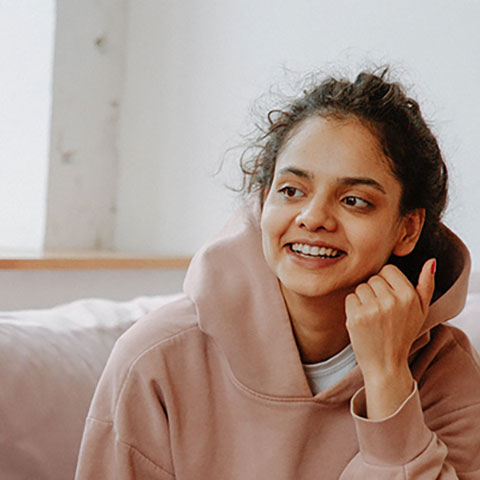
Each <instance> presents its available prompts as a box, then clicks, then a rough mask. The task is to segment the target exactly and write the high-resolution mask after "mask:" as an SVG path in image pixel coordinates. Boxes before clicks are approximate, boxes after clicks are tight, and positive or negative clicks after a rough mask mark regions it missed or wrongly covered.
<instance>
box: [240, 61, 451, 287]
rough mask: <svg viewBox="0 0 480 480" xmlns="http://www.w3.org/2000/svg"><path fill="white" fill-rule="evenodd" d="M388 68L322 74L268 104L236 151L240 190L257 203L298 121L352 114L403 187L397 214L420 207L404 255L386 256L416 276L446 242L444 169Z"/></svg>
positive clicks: (417, 110)
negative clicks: (420, 218) (262, 119)
mask: <svg viewBox="0 0 480 480" xmlns="http://www.w3.org/2000/svg"><path fill="white" fill-rule="evenodd" d="M388 73H389V72H388V68H384V69H382V70H381V71H379V73H375V72H365V71H364V72H361V73H360V74H358V76H357V77H356V78H355V80H354V81H353V82H352V81H349V80H348V79H346V78H334V77H328V78H326V79H325V80H323V81H322V82H320V83H317V84H316V85H314V86H313V87H311V88H309V89H306V90H304V91H303V94H302V95H301V96H300V97H299V98H296V99H295V100H293V101H291V102H290V103H289V104H287V105H286V106H284V107H283V108H278V109H274V110H271V111H270V112H269V113H268V115H267V123H266V128H264V129H260V132H259V133H258V135H257V136H256V138H255V139H254V141H253V142H252V145H251V147H253V148H250V149H247V150H246V151H245V152H244V155H243V156H242V158H241V162H240V163H241V169H242V172H243V175H244V185H243V191H244V192H245V193H253V192H258V194H259V196H260V202H261V204H263V198H264V196H265V193H266V191H267V190H268V188H269V187H270V185H271V182H272V179H273V175H274V170H275V163H276V158H277V155H278V153H279V151H280V149H281V148H282V146H283V145H284V143H285V142H286V141H287V140H288V138H289V134H291V133H292V132H293V129H294V128H295V127H297V126H298V125H299V124H300V122H302V121H303V120H305V119H307V118H309V117H312V116H320V117H324V118H334V119H338V120H343V119H347V118H352V117H353V118H356V119H357V120H359V121H360V122H361V123H362V124H363V125H365V126H367V127H368V128H369V129H370V130H371V131H372V133H373V134H374V135H375V136H376V137H377V138H378V140H379V142H380V144H381V146H382V149H383V151H384V153H385V155H386V157H387V158H388V159H389V161H390V168H391V169H392V172H393V174H394V175H395V177H396V178H397V179H398V181H399V182H400V184H401V186H402V196H401V200H400V214H401V215H405V214H406V213H408V212H411V211H413V210H415V209H425V223H424V226H423V230H422V233H421V236H420V238H419V241H418V243H417V246H416V247H415V249H414V251H413V252H412V253H411V254H410V255H408V256H407V257H408V258H407V257H405V258H400V257H395V258H394V257H392V258H391V259H390V260H391V262H392V263H395V264H396V265H397V266H399V268H401V269H402V270H403V271H404V273H405V274H406V275H407V276H408V277H409V278H410V280H412V281H413V282H415V281H416V279H417V278H418V274H419V271H420V268H421V266H422V265H423V263H424V262H425V261H426V260H427V259H428V258H431V257H432V256H435V257H436V256H438V255H439V254H441V253H444V252H442V251H443V250H444V249H445V244H446V241H445V240H446V236H448V233H447V232H446V229H445V227H443V225H442V224H441V217H442V214H443V212H444V209H445V207H446V202H447V186H448V173H447V167H446V165H445V162H444V159H443V157H442V153H441V151H440V148H439V146H438V142H437V140H436V138H435V136H434V135H433V133H432V132H431V130H430V128H429V126H428V125H427V123H426V121H425V120H424V118H423V116H422V114H421V112H420V108H419V105H418V103H417V102H416V101H415V100H414V99H412V98H410V97H409V96H407V94H406V92H405V89H404V88H403V87H402V86H401V85H400V84H399V83H397V82H390V81H389V80H388Z"/></svg>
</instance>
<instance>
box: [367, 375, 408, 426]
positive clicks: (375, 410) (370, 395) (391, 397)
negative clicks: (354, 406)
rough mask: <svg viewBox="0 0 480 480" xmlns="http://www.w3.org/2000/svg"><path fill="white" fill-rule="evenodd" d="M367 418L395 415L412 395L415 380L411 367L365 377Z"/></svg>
mask: <svg viewBox="0 0 480 480" xmlns="http://www.w3.org/2000/svg"><path fill="white" fill-rule="evenodd" d="M364 381H365V401H366V414H367V418H369V419H372V420H380V419H383V418H386V417H388V416H390V415H393V414H394V413H395V412H396V411H397V410H398V409H399V408H400V407H401V405H402V404H403V403H404V402H405V400H406V399H407V398H408V397H409V395H411V393H412V391H413V387H414V380H413V377H412V374H411V372H410V369H408V367H407V368H406V369H401V370H397V371H392V372H382V373H380V374H377V375H375V376H370V377H365V378H364Z"/></svg>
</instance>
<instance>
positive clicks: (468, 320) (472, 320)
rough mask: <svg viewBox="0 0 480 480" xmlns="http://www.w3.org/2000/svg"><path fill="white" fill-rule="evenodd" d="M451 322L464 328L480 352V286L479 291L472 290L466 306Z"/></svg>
mask: <svg viewBox="0 0 480 480" xmlns="http://www.w3.org/2000/svg"><path fill="white" fill-rule="evenodd" d="M449 323H451V324H452V325H454V326H456V327H458V328H460V329H461V330H463V331H464V332H465V333H466V334H467V335H468V337H469V338H470V341H471V342H472V344H473V346H474V347H475V349H476V350H477V352H480V288H479V291H475V290H470V292H469V293H468V296H467V303H466V304H465V308H464V309H463V311H462V312H461V313H460V315H459V316H458V317H456V318H454V319H453V320H451V321H450V322H449Z"/></svg>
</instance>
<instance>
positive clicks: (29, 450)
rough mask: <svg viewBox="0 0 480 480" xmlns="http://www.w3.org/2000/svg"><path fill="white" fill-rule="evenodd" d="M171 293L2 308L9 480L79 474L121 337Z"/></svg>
mask: <svg viewBox="0 0 480 480" xmlns="http://www.w3.org/2000/svg"><path fill="white" fill-rule="evenodd" d="M170 298H171V297H152V298H145V297H144V298H138V299H135V300H133V301H131V302H123V303H120V302H113V301H107V300H80V301H77V302H73V303H70V304H66V305H61V306H58V307H55V308H52V309H49V310H30V311H21V312H0V384H1V388H0V472H1V475H0V476H1V478H9V479H27V478H28V479H30V478H31V479H35V480H47V479H48V480H57V479H58V480H66V479H70V478H73V475H74V471H75V464H76V460H77V453H78V449H79V446H80V440H81V436H82V432H83V427H84V422H85V417H86V414H87V411H88V407H89V403H90V400H91V398H92V395H93V391H94V389H95V386H96V383H97V381H98V378H99V376H100V374H101V372H102V370H103V367H104V365H105V362H106V360H107V357H108V355H109V353H110V351H111V349H112V346H113V343H114V342H115V340H116V339H117V337H118V336H119V335H121V334H122V333H123V332H124V331H125V330H126V329H127V328H128V327H129V326H130V325H131V324H132V323H133V322H134V321H135V320H136V319H138V318H139V317H140V316H143V315H144V314H145V313H147V312H149V311H151V310H153V309H154V308H156V307H158V306H159V305H161V304H162V303H165V301H168V300H169V299H170Z"/></svg>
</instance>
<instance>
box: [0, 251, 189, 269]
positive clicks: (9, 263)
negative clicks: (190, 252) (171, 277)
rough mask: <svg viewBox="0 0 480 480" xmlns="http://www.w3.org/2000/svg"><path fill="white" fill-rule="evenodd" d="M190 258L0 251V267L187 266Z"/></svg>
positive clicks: (103, 253)
mask: <svg viewBox="0 0 480 480" xmlns="http://www.w3.org/2000/svg"><path fill="white" fill-rule="evenodd" d="M190 260H191V258H189V257H157V256H151V255H140V254H138V255H137V254H129V253H122V252H108V251H107V252H99V251H72V252H48V251H47V252H6V251H0V270H106V269H148V268H150V269H185V268H187V267H188V265H189V263H190Z"/></svg>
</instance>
